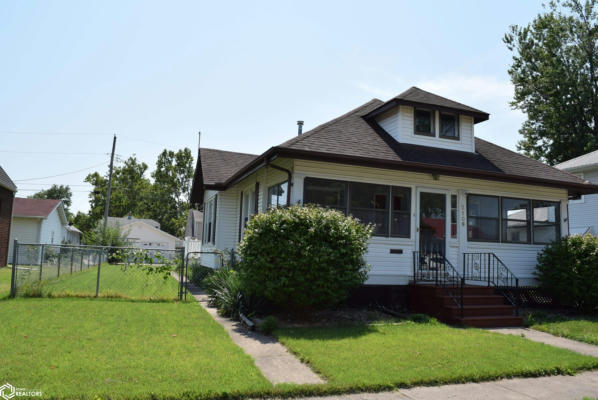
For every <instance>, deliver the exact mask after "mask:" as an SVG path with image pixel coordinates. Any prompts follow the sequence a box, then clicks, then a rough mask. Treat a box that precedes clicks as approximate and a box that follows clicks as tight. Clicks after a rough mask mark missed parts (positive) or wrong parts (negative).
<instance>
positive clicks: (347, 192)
mask: <svg viewBox="0 0 598 400" xmlns="http://www.w3.org/2000/svg"><path fill="white" fill-rule="evenodd" d="M307 179H315V180H318V181H330V182H338V183H342V184H343V191H344V196H345V198H344V200H345V201H344V203H345V204H344V209H343V210H339V209H338V208H335V207H330V206H325V207H326V208H330V209H333V210H337V211H340V212H342V213H343V214H344V215H353V214H351V184H364V185H377V186H384V187H385V189H386V209H385V210H381V209H375V208H372V209H371V210H378V211H384V212H386V223H387V229H386V233H384V234H380V233H378V234H376V233H372V236H375V237H384V238H404V239H409V238H411V225H412V224H411V212H412V207H413V202H412V198H411V197H412V193H413V188H412V187H410V186H396V185H387V184H384V183H372V182H360V181H345V180H340V179H329V178H320V177H315V176H306V177H305V178H304V181H303V204H315V203H311V202H309V203H306V202H305V198H306V195H305V194H306V186H307V185H305V180H307ZM393 188H398V189H402V190H406V191H407V198H408V200H409V209H408V210H407V211H402V210H399V211H393V209H392V208H393V207H392V206H393V205H392V195H393V190H392V189H393ZM355 209H357V210H361V211H364V210H369V208H363V207H355ZM394 213H397V214H405V215H408V216H409V218H408V219H407V223H408V226H407V230H406V231H407V234H406V235H402V234H393V233H392V218H393V214H394Z"/></svg>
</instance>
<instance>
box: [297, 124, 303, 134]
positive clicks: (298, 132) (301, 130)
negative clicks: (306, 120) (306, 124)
mask: <svg viewBox="0 0 598 400" xmlns="http://www.w3.org/2000/svg"><path fill="white" fill-rule="evenodd" d="M302 133H303V121H297V136H300V135H301V134H302Z"/></svg>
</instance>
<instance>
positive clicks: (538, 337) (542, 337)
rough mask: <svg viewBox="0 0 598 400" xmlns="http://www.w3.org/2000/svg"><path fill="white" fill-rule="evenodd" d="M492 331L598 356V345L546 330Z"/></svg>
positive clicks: (506, 329)
mask: <svg viewBox="0 0 598 400" xmlns="http://www.w3.org/2000/svg"><path fill="white" fill-rule="evenodd" d="M490 331H492V332H498V333H503V334H506V335H516V336H523V337H525V338H526V339H529V340H533V341H534V342H540V343H546V344H549V345H551V346H554V347H561V348H563V349H567V350H571V351H575V352H577V353H581V354H585V355H588V356H592V357H598V346H594V345H591V344H587V343H583V342H578V341H577V340H571V339H567V338H563V337H559V336H554V335H551V334H550V333H546V332H540V331H536V330H533V329H527V328H495V329H490Z"/></svg>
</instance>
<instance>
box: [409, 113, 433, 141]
mask: <svg viewBox="0 0 598 400" xmlns="http://www.w3.org/2000/svg"><path fill="white" fill-rule="evenodd" d="M413 119H414V123H413V125H414V129H415V133H416V134H417V135H426V136H435V132H434V111H432V110H423V109H421V108H416V109H415V111H414V112H413Z"/></svg>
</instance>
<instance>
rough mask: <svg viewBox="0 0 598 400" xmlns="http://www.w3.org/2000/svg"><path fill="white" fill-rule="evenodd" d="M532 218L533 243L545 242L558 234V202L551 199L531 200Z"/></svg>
mask: <svg viewBox="0 0 598 400" xmlns="http://www.w3.org/2000/svg"><path fill="white" fill-rule="evenodd" d="M532 206H533V209H534V211H533V214H532V215H533V218H534V234H533V235H534V243H535V244H546V243H550V242H552V241H553V240H556V239H558V237H559V236H560V229H559V222H560V210H559V203H558V202H552V201H538V200H533V201H532Z"/></svg>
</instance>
